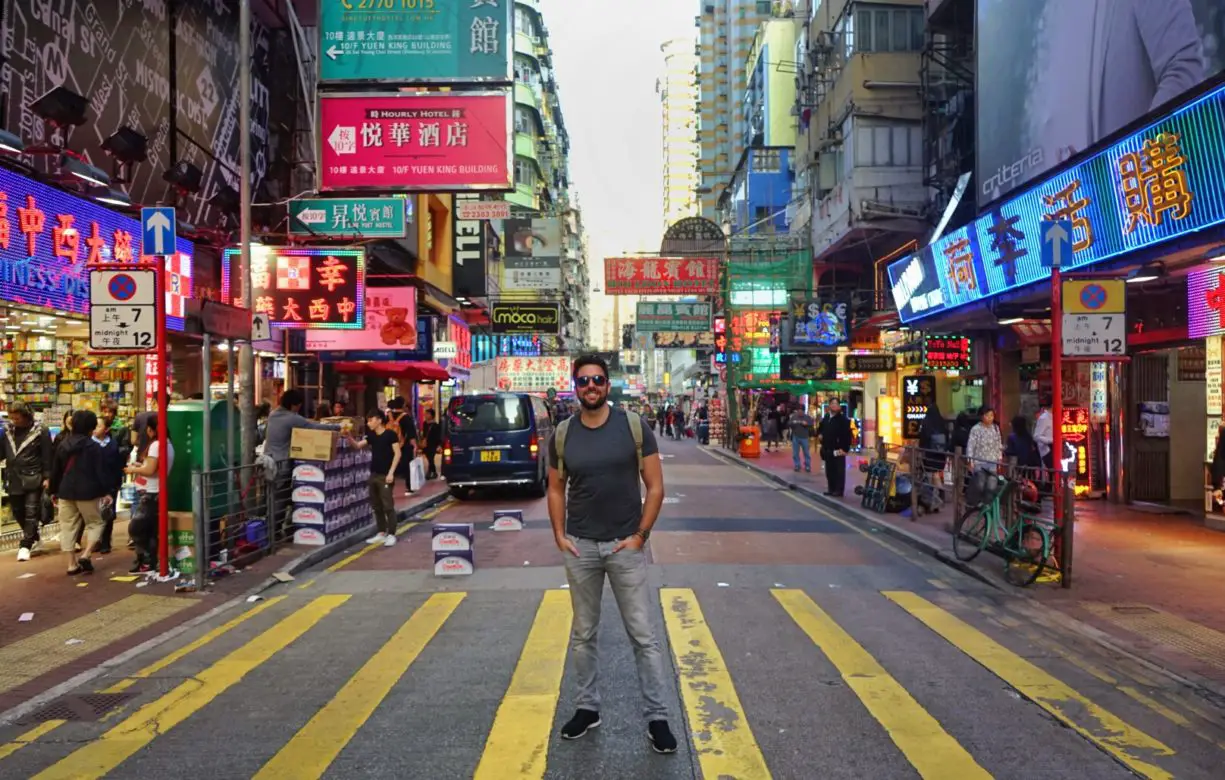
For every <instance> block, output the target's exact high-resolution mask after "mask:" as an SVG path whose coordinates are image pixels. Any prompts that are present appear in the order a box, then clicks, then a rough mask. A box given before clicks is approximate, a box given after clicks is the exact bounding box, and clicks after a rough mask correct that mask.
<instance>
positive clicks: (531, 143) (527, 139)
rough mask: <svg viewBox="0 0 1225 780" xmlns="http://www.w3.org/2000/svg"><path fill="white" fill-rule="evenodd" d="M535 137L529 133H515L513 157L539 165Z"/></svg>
mask: <svg viewBox="0 0 1225 780" xmlns="http://www.w3.org/2000/svg"><path fill="white" fill-rule="evenodd" d="M536 145H537V141H536V136H534V135H531V134H529V133H515V156H516V157H527V158H528V159H530V160H532V161H533V162H535V163H536V165H537V166H539V165H540V160H539V157H538V155H537V152H536Z"/></svg>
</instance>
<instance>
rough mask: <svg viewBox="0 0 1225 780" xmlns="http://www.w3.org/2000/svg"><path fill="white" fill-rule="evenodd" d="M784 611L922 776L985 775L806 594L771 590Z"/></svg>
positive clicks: (937, 723) (909, 696)
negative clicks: (819, 650) (832, 666)
mask: <svg viewBox="0 0 1225 780" xmlns="http://www.w3.org/2000/svg"><path fill="white" fill-rule="evenodd" d="M770 593H771V594H773V596H774V598H775V599H776V600H777V601H778V603H779V604H781V605H782V606H783V609H785V610H787V614H789V615H790V616H791V619H792V620H794V621H795V622H796V625H798V626H799V627H800V628H801V629H803V631H804V633H805V634H808V638H809V639H811V640H812V641H813V644H815V645H816V646H817V647H818V648H820V649H821V652H822V653H824V654H825V657H826V658H828V659H829V660H830V662H831V663H833V665H834V666H836V667H837V668H838V672H839V674H841V675H842V679H843V681H844V682H845V683H846V684H847V687H849V688H850V689H851V690H852V691H854V692H855V695H856V696H858V697H859V701H860V702H861V703H862V704H863V706H864V708H865V709H867V711H868V712H869V713H870V714H871V715H872V717H873V718H876V720H877V722H878V723H880V725H881V726H882V727H883V728H884V729H885V732H886V733H887V734H888V735H889V738H890V739H892V740H893V744H895V745H897V747H898V749H899V750H901V751H902V754H903V755H905V756H906V759H907V760H908V761H910V764H911V766H913V767H914V768H915V771H917V772H918V773H919V775H920V776H921V777H929V778H945V777H956V778H990V777H991V775H990V774H989V773H988V772H987V770H985V769H983V768H982V767H981V766H979V765H978V762H976V761H975V760H974V757H973V756H971V755H970V753H969V752H968V751H967V750H966V749H965V748H963V747H962V746H961V744H960V743H959V742H958V741H957V740H956V739H954V738H953V736H952V735H950V734H949V733H948V732H947V731H945V730H944V728H943V727H941V725H940V723H939V721H937V720H936V719H935V718H933V717H932V716H931V714H930V713H928V711H927V710H925V709H924V708H923V705H921V704H919V702H917V701H915V699H914V697H913V696H911V695H910V693H909V692H907V690H906V689H905V688H903V687H902V685H901V684H900V683H899V682H898V681H897V680H895V679H894V678H893V677H892V676H891V675H890V674H889V673H888V672H887V671H885V668H884V667H882V666H881V665H880V664H879V663H878V662H877V660H876V659H875V658H873V657H872V655H871V653H869V652H868V651H867V650H865V649H864V648H863V647H862V646H861V645H860V644H859V643H858V642H856V641H855V640H854V639H853V638H852V637H851V635H850V634H848V633H847V632H846V631H845V630H843V629H842V627H841V626H839V625H838V624H837V623H836V622H834V619H833V618H831V617H830V616H829V614H828V613H826V612H825V610H823V609H821V607H819V606H817V604H816V602H814V601H813V600H812V599H811V598H809V597H808V594H806V593H804V591H802V590H795V589H785V590H779V589H772V590H771V591H770Z"/></svg>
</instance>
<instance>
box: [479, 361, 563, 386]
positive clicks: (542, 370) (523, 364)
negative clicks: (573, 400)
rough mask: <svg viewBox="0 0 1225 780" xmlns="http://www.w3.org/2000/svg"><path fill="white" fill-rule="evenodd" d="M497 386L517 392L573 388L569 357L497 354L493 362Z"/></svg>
mask: <svg viewBox="0 0 1225 780" xmlns="http://www.w3.org/2000/svg"><path fill="white" fill-rule="evenodd" d="M495 371H496V372H497V382H498V389H499V390H503V391H508V392H519V393H544V392H547V391H549V390H556V391H557V392H559V393H562V392H569V391H571V390H573V385H574V380H573V378H572V376H571V373H570V371H571V361H570V358H568V357H538V358H527V357H500V358H498V359H497V361H496V362H495Z"/></svg>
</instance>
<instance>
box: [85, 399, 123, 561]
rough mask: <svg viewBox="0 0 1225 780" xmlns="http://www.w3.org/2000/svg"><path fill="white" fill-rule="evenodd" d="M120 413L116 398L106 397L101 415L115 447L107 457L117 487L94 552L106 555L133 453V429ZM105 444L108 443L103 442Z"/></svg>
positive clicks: (108, 467) (109, 549)
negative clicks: (120, 420)
mask: <svg viewBox="0 0 1225 780" xmlns="http://www.w3.org/2000/svg"><path fill="white" fill-rule="evenodd" d="M118 414H119V404H118V403H116V402H115V399H113V398H104V399H103V400H102V407H101V414H100V415H99V417H100V419H101V422H102V426H103V428H104V429H105V431H106V434H107V436H106V440H109V444H110V446H111V447H113V448H114V450H113V451H112V452H110V453H109V455H110V457H108V458H107V469H108V471H111V472H113V473H112V474H111V476H112V478H113V483H114V485H115V489H114V491H113V492H112V493H110V497H111V507H112V509H111V511H110V512H107V513H106V516H105V518H104V521H103V524H102V536H101V537H99V538H98V546H97V547H96V548H95V549H94V552H96V553H98V554H99V555H106V554H107V553H109V552H110V551H111V533H112V532H113V531H114V530H115V511H114V509H113V507H116V506H118V504H117V503H116V501H117V500H118V498H119V488H121V487H123V469H124V467H125V466H127V465H128V458H129V457H131V455H132V431H131V430H130V429H129V428H128V426H126V425H124V424H123V423H121V422H118V421H117V420H116V419H115V418H116V416H117V415H118ZM103 446H106V444H105V443H103Z"/></svg>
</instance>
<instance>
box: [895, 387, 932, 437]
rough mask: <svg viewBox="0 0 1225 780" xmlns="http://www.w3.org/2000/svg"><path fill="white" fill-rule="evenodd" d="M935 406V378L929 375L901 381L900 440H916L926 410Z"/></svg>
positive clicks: (921, 427)
mask: <svg viewBox="0 0 1225 780" xmlns="http://www.w3.org/2000/svg"><path fill="white" fill-rule="evenodd" d="M935 404H936V378H935V377H934V376H929V375H924V374H921V375H916V376H908V377H905V378H903V379H902V438H903V439H917V438H919V432H920V431H921V430H922V429H923V419H924V418H925V417H927V410H928V409H930V408H932V407H933V406H935Z"/></svg>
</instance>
